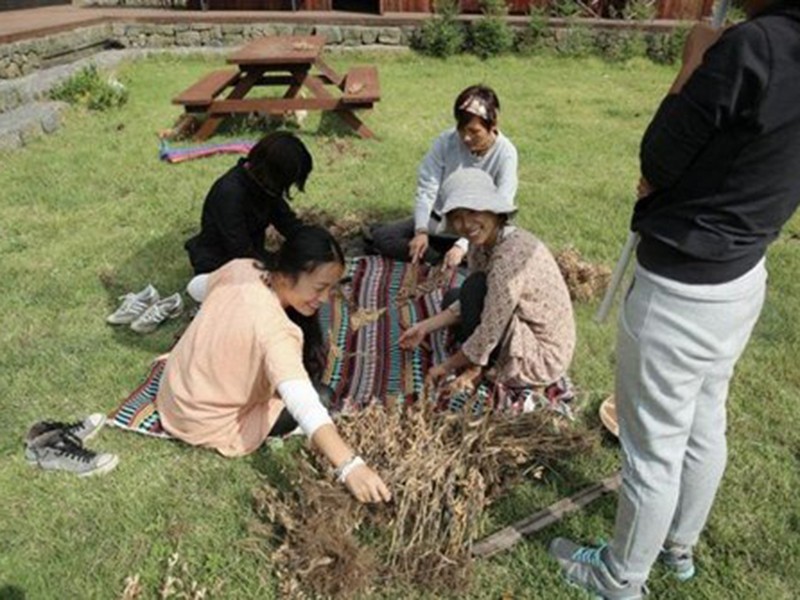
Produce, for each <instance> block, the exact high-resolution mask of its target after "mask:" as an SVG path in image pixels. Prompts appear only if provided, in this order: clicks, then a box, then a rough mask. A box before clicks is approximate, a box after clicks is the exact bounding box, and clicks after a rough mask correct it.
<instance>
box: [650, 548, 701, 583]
mask: <svg viewBox="0 0 800 600" xmlns="http://www.w3.org/2000/svg"><path fill="white" fill-rule="evenodd" d="M658 560H660V561H661V562H662V563H663V564H664V565H666V567H667V568H668V569H669V570H670V571H672V574H673V575H674V576H675V578H676V579H677V580H678V581H689V580H690V579H691V578H692V577H694V574H695V572H696V571H695V568H694V556H693V554H692V547H691V546H682V545H680V544H669V543H667V544H666V545H665V546H664V547H663V548H662V549H661V553H660V554H659V555H658Z"/></svg>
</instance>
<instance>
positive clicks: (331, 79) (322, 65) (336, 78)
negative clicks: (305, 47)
mask: <svg viewBox="0 0 800 600" xmlns="http://www.w3.org/2000/svg"><path fill="white" fill-rule="evenodd" d="M314 66H316V67H317V70H318V71H319V72H320V73H321V74H322V75H321V77H322V79H323V80H325V79H327V83H332V84H333V85H335V86H336V87H340V86H341V85H342V81H344V77H343V76H342V75H339V74H338V73H337V72H336V71H334V70H333V69H332V68H331V67H329V66H328V64H327V63H326V62H325V61H324V60H322V58H320V57H317V59H316V60H315V61H314Z"/></svg>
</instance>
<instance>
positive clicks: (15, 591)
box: [0, 585, 26, 600]
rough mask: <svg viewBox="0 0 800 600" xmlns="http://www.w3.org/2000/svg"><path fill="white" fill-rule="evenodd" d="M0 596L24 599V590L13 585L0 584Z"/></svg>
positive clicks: (9, 599) (4, 599) (13, 599)
mask: <svg viewBox="0 0 800 600" xmlns="http://www.w3.org/2000/svg"><path fill="white" fill-rule="evenodd" d="M0 598H2V599H3V600H25V598H26V596H25V590H23V589H22V588H18V587H17V586H15V585H0Z"/></svg>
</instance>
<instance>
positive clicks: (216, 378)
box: [156, 227, 390, 502]
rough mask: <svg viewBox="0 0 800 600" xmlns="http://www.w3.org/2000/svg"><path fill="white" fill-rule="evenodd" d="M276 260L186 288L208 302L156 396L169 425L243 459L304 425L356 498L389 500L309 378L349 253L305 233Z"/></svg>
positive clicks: (231, 266) (238, 266) (237, 263)
mask: <svg viewBox="0 0 800 600" xmlns="http://www.w3.org/2000/svg"><path fill="white" fill-rule="evenodd" d="M274 262H275V264H274V265H272V266H265V265H263V264H261V263H259V262H256V261H254V260H253V259H250V258H245V259H237V260H232V261H230V262H229V263H227V264H225V265H224V266H222V267H221V268H219V269H217V270H216V271H214V272H213V273H210V274H208V275H199V276H198V277H196V278H195V279H193V280H192V282H191V283H190V284H189V286H190V293H191V294H192V295H193V296H194V297H200V298H202V299H203V305H202V308H201V310H200V312H199V313H198V314H197V316H196V317H195V319H194V320H193V321H192V323H191V325H190V326H189V328H188V329H187V330H186V332H185V333H184V334H183V336H182V337H181V339H180V341H179V342H178V344H177V345H176V346H175V348H174V349H173V351H172V352H171V353H170V355H169V358H168V359H167V364H166V367H165V370H164V374H163V377H162V380H161V387H160V389H159V392H158V397H157V399H156V404H157V405H158V409H159V412H160V414H161V419H162V422H163V424H164V428H165V429H166V430H167V431H168V432H169V433H171V434H172V435H174V436H175V437H177V438H179V439H181V440H183V441H185V442H187V443H189V444H193V445H198V446H206V447H209V448H213V449H215V450H217V451H218V452H220V453H221V454H223V455H225V456H241V455H244V454H248V453H251V452H253V451H255V450H256V449H257V448H258V447H259V446H260V445H261V444H262V443H263V442H264V441H265V440H266V438H267V437H269V436H270V435H280V434H282V433H286V432H287V430H289V429H290V428H291V429H293V428H294V427H295V426H296V425H298V424H299V426H300V428H301V429H302V430H303V431H304V432H305V434H306V435H307V436H308V437H309V438H310V439H311V441H312V443H314V444H315V445H316V446H317V447H318V448H319V449H320V451H321V452H322V454H324V455H325V456H326V457H327V458H328V460H330V462H331V463H332V465H333V467H334V468H335V469H336V474H337V477H338V479H339V481H341V482H342V483H344V484H345V485H346V486H347V488H348V490H349V491H350V492H351V493H352V494H353V495H354V496H355V497H356V498H357V499H358V500H360V501H361V502H380V501H387V500H389V499H390V494H389V490H388V489H387V487H386V485H385V484H384V482H383V481H382V480H381V478H380V477H379V476H378V475H377V474H376V473H375V472H374V471H372V470H371V469H370V468H369V467H367V466H366V465H365V464H364V461H363V460H361V458H360V457H358V456H357V455H356V454H355V453H354V452H353V451H352V450H351V449H350V448H349V447H348V446H347V444H346V443H345V442H344V441H343V440H342V438H341V437H340V436H339V433H338V432H337V430H336V427H335V426H334V425H333V423H332V421H331V419H330V416H329V415H328V412H327V410H326V409H325V408H324V406H323V405H322V404H321V402H320V399H319V395H318V393H317V391H316V390H315V388H314V386H313V384H312V379H313V378H314V375H315V373H313V372H312V373H309V370H312V371H319V369H320V366H319V365H316V364H315V363H314V361H313V360H312V356H314V355H315V354H317V353H316V352H315V350H316V348H314V347H313V346H318V344H319V343H320V342H321V337H322V336H321V334H320V332H319V324H318V323H317V321H316V318H315V315H316V312H317V310H318V309H319V308H320V306H321V305H322V303H323V302H325V301H326V300H327V298H328V295H329V293H330V291H331V289H332V288H333V287H334V286H335V285H337V284H338V283H339V280H340V279H341V277H342V274H343V273H344V257H343V254H342V250H341V248H340V247H339V245H338V244H337V243H336V240H335V239H334V238H333V236H331V234H330V233H328V232H327V231H326V230H324V229H322V228H319V227H302V228H301V229H299V230H298V231H297V232H296V233H295V235H293V237H292V238H291V239H290V240H288V241H287V242H285V243H284V245H283V247H282V248H281V250H280V252H278V254H277V256H276V259H275V261H274ZM304 338H305V347H304ZM309 368H310V369H309ZM316 374H318V373H316Z"/></svg>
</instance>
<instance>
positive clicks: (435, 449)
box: [255, 402, 593, 597]
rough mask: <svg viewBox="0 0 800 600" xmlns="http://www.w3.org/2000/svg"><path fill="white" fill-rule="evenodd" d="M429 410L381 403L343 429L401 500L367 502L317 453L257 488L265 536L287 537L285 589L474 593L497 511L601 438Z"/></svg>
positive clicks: (540, 420) (558, 422)
mask: <svg viewBox="0 0 800 600" xmlns="http://www.w3.org/2000/svg"><path fill="white" fill-rule="evenodd" d="M420 404H424V405H425V407H423V408H416V407H400V406H399V405H398V406H397V407H391V406H389V407H388V408H387V409H385V410H384V408H383V407H382V406H379V405H377V404H376V405H371V406H370V407H368V408H366V409H365V410H363V411H361V412H359V413H355V414H353V415H348V416H345V417H342V418H341V419H340V421H339V424H338V425H339V429H340V431H341V433H342V435H343V437H344V438H345V440H346V441H347V442H348V443H349V444H350V445H351V446H352V447H354V448H358V449H359V451H360V453H361V455H362V456H363V457H364V459H365V460H366V462H367V463H368V464H369V465H370V466H371V467H373V468H374V469H376V470H377V471H378V472H379V473H380V474H381V476H382V477H383V478H384V479H385V481H386V482H387V484H388V485H389V486H390V487H391V489H392V492H393V494H394V499H393V502H392V503H391V504H390V505H385V506H380V507H366V506H362V505H359V504H358V503H357V502H356V501H355V500H353V499H352V498H351V497H350V495H349V494H348V493H347V491H346V490H345V489H344V488H343V487H342V486H340V485H338V484H336V483H334V482H333V481H332V478H331V477H330V475H329V474H328V473H327V470H326V469H325V468H324V467H321V466H320V465H323V464H324V459H321V458H320V457H318V456H316V455H315V454H312V453H311V452H310V451H305V452H304V453H303V454H302V457H301V459H300V460H299V461H298V466H297V468H296V469H294V470H293V471H292V473H291V475H290V477H289V479H290V480H291V483H290V485H288V486H283V489H282V488H279V487H273V486H270V485H264V486H263V487H262V488H260V489H258V490H257V491H256V492H255V501H256V510H257V514H258V516H259V517H260V520H259V522H258V523H257V524H256V525H255V528H256V531H257V532H258V533H259V534H260V536H266V537H268V538H270V539H277V540H279V541H280V546H279V548H278V549H277V550H275V551H274V552H273V554H272V556H271V558H272V561H273V562H274V564H275V565H276V568H277V570H278V573H279V577H280V580H281V586H282V593H284V594H286V595H287V596H291V597H299V596H302V595H303V594H310V595H312V596H314V595H321V596H340V597H341V596H363V595H364V594H365V593H366V592H367V591H368V590H369V589H371V588H373V587H374V586H376V585H377V584H379V583H383V582H393V583H397V584H410V585H415V586H418V587H420V588H424V589H427V590H431V591H435V590H437V589H438V590H442V589H448V590H450V591H451V592H452V591H454V590H459V589H463V588H465V587H466V586H467V585H468V582H469V577H468V575H469V567H470V550H471V544H472V542H473V540H476V539H477V537H478V535H479V534H480V533H481V532H480V527H481V517H482V515H483V513H484V510H485V509H486V507H487V506H488V504H489V503H491V502H492V501H493V500H495V499H496V498H498V497H499V496H500V495H502V493H503V492H504V491H506V490H507V489H508V488H509V486H511V485H512V484H513V483H515V482H517V481H519V480H520V479H522V478H523V477H525V476H526V474H530V473H536V472H537V471H536V470H537V469H538V468H540V466H541V465H544V464H548V463H550V462H552V461H554V460H556V459H562V458H566V457H567V456H569V455H571V454H573V453H578V452H583V451H585V450H586V449H587V448H589V447H590V446H591V445H592V443H593V436H591V435H589V434H588V433H586V432H585V431H580V430H577V429H575V428H574V426H573V425H572V424H570V423H568V422H566V421H564V420H562V419H561V418H560V417H557V416H556V415H555V414H554V413H545V412H536V413H526V414H523V415H519V416H517V417H511V416H510V415H505V414H495V413H489V414H487V415H485V416H482V417H477V418H468V417H467V416H466V414H452V413H447V414H444V413H436V412H434V411H433V410H432V409H431V408H429V406H430V405H429V403H427V402H422V403H420ZM531 477H535V475H531Z"/></svg>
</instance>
